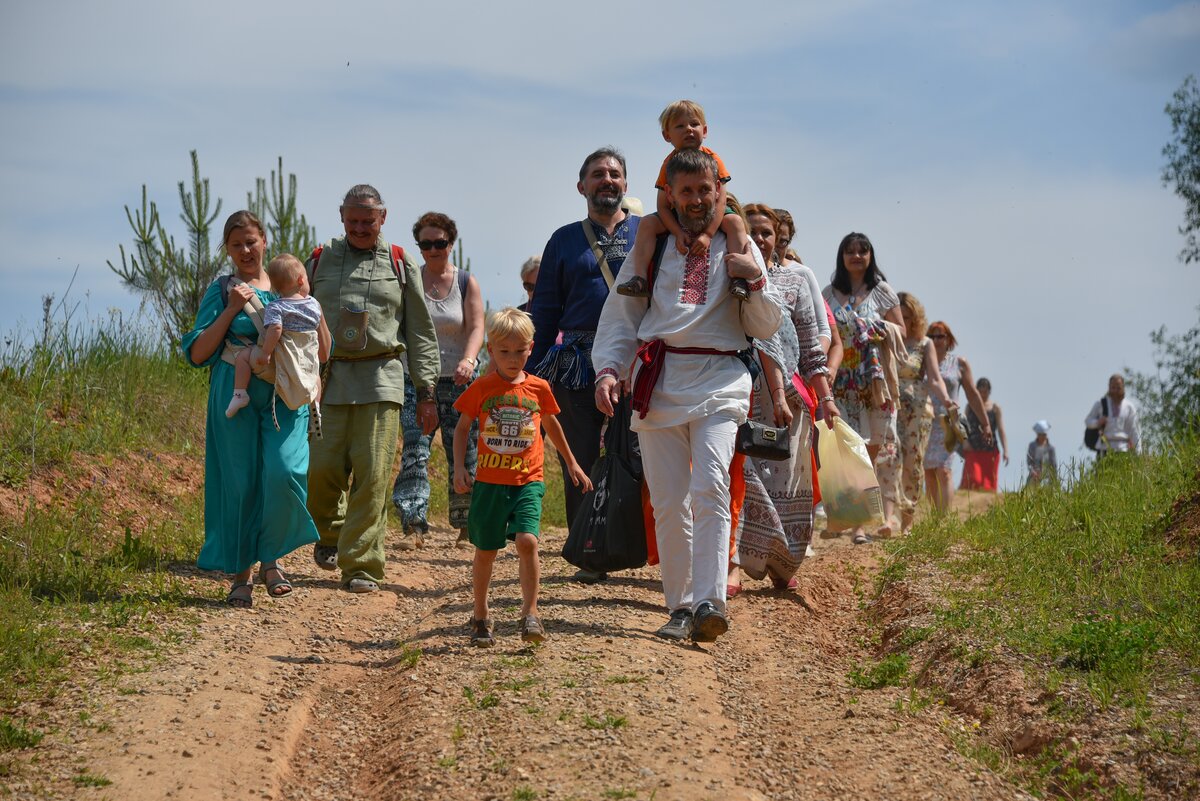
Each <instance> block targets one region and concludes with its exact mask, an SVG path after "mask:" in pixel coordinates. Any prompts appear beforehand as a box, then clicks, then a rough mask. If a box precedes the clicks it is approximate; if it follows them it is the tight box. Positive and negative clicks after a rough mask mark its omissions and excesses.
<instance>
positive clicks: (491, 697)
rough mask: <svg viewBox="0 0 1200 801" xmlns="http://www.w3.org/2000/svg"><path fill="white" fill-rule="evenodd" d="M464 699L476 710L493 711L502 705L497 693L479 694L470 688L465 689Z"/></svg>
mask: <svg viewBox="0 0 1200 801" xmlns="http://www.w3.org/2000/svg"><path fill="white" fill-rule="evenodd" d="M463 697H464V698H466V699H467V703H468V704H470V705H471V707H472V708H474V709H491V708H492V707H494V706H496V705H498V704H499V703H500V697H499V696H498V695H496V694H495V693H483V692H482V691H480V692H479V693H477V692H475V690H473V689H472V688H470V687H463Z"/></svg>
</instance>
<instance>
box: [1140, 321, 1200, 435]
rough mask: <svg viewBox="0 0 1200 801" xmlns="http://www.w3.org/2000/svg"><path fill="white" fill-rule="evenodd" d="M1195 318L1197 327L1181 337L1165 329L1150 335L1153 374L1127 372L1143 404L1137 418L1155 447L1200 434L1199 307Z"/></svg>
mask: <svg viewBox="0 0 1200 801" xmlns="http://www.w3.org/2000/svg"><path fill="white" fill-rule="evenodd" d="M1196 317H1197V320H1196V324H1195V325H1193V326H1192V327H1191V329H1189V330H1188V331H1185V332H1184V333H1182V334H1178V335H1176V336H1168V335H1167V329H1166V326H1163V327H1162V328H1159V329H1158V330H1157V331H1155V332H1153V333H1152V334H1150V341H1151V342H1153V343H1154V348H1155V356H1154V369H1155V373H1154V374H1150V373H1139V372H1137V371H1135V370H1129V369H1127V370H1126V373H1127V375H1128V381H1129V385H1130V387H1131V388H1132V389H1133V393H1134V394H1135V395H1136V396H1137V398H1138V400H1139V401H1141V404H1140V405H1139V406H1138V414H1139V415H1140V419H1141V420H1142V423H1143V425H1144V426H1145V428H1146V432H1147V434H1148V436H1149V439H1150V440H1151V441H1152V442H1154V443H1155V444H1162V443H1163V442H1164V441H1167V440H1170V439H1172V438H1174V437H1176V436H1179V435H1181V434H1184V433H1185V432H1188V431H1191V432H1193V433H1195V432H1200V306H1197V307H1196Z"/></svg>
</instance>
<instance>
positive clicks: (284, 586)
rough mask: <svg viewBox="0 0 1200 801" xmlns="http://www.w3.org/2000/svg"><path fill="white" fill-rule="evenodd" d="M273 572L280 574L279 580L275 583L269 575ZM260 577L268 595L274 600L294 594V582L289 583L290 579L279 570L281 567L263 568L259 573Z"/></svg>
mask: <svg viewBox="0 0 1200 801" xmlns="http://www.w3.org/2000/svg"><path fill="white" fill-rule="evenodd" d="M271 571H275V572H276V573H278V574H279V578H277V579H275V580H274V581H272V580H271V579H269V578H268V577H267V575H268V574H269V573H270V572H271ZM258 577H259V579H261V580H262V583H263V584H265V585H266V586H267V595H270V596H271V597H272V598H282V597H283V596H285V595H290V594H291V592H292V582H290V581H288V577H287V576H286V575H284V572H283V571H282V570H280V569H279V565H271V566H270V567H264V568H262V569H261V570H259V571H258Z"/></svg>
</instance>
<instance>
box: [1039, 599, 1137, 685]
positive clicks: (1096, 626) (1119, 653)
mask: <svg viewBox="0 0 1200 801" xmlns="http://www.w3.org/2000/svg"><path fill="white" fill-rule="evenodd" d="M1057 642H1058V646H1059V647H1060V648H1061V649H1062V650H1063V652H1064V655H1063V658H1062V664H1063V665H1064V666H1065V667H1070V668H1074V669H1076V670H1089V671H1100V672H1102V673H1104V674H1106V675H1107V676H1108V677H1109V678H1120V677H1122V676H1125V675H1133V674H1136V673H1137V672H1138V671H1140V670H1141V669H1142V667H1143V666H1144V665H1145V663H1146V658H1147V657H1148V656H1150V655H1151V654H1153V653H1154V652H1155V651H1157V650H1158V633H1157V631H1156V630H1155V629H1154V627H1153V625H1152V624H1151V623H1150V622H1148V621H1141V622H1137V623H1130V622H1126V621H1124V620H1122V619H1121V618H1120V616H1119V615H1116V616H1109V617H1101V616H1099V615H1096V614H1094V613H1091V614H1088V615H1087V616H1086V617H1085V618H1084V619H1083V620H1078V621H1075V622H1074V623H1072V624H1071V628H1070V630H1069V631H1067V632H1065V633H1063V634H1060V635H1059V636H1058V640H1057Z"/></svg>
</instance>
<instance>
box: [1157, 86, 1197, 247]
mask: <svg viewBox="0 0 1200 801" xmlns="http://www.w3.org/2000/svg"><path fill="white" fill-rule="evenodd" d="M1164 111H1165V112H1166V114H1167V116H1168V117H1170V118H1171V141H1169V142H1167V144H1166V145H1165V146H1164V147H1163V151H1162V153H1163V156H1164V157H1165V158H1166V159H1167V164H1166V166H1164V167H1163V172H1162V180H1163V184H1164V185H1170V184H1174V185H1175V194H1177V195H1179V197H1181V198H1183V203H1184V210H1183V225H1182V226H1180V228H1179V233H1180V234H1182V235H1183V236H1184V237H1185V239H1186V241H1185V243H1184V247H1183V250H1182V251H1180V253H1179V258H1180V260H1181V261H1183V262H1184V263H1185V264H1190V263H1192V262H1193V261H1200V240H1198V239H1197V234H1200V85H1197V83H1196V76H1194V75H1189V76H1187V77H1186V78H1184V80H1183V83H1182V84H1180V86H1179V88H1178V89H1176V90H1175V95H1174V96H1173V97H1172V99H1171V102H1170V103H1168V104H1167V106H1166V108H1165V109H1164Z"/></svg>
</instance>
